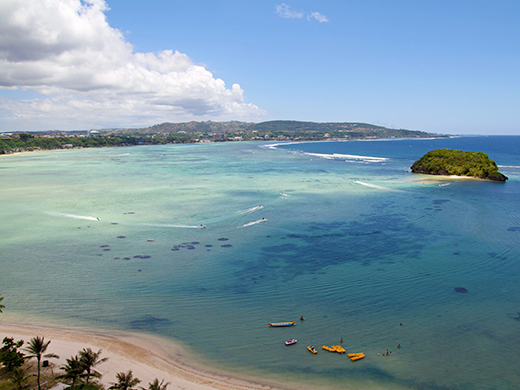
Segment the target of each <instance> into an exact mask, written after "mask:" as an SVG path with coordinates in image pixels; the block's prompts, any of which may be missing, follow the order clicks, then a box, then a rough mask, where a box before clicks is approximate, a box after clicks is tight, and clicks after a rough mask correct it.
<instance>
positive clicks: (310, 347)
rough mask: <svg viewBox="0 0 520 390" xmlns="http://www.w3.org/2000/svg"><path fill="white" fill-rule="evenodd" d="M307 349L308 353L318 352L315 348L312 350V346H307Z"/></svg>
mask: <svg viewBox="0 0 520 390" xmlns="http://www.w3.org/2000/svg"><path fill="white" fill-rule="evenodd" d="M307 349H308V350H309V352H312V353H318V351H316V348H314V347H313V346H312V345H309V346H308V347H307Z"/></svg>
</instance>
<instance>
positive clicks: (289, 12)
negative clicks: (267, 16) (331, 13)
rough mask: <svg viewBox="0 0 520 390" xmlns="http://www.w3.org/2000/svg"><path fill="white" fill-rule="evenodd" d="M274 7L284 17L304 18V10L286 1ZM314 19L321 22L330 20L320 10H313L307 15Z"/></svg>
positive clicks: (309, 18) (308, 18)
mask: <svg viewBox="0 0 520 390" xmlns="http://www.w3.org/2000/svg"><path fill="white" fill-rule="evenodd" d="M274 8H275V12H276V13H277V14H278V15H280V16H281V17H282V18H286V19H302V18H303V17H304V16H305V13H304V12H303V11H296V10H295V9H294V8H292V7H291V6H290V5H287V4H285V3H282V4H275V6H274ZM313 19H314V20H317V21H318V22H320V23H323V22H328V21H329V20H328V19H327V17H326V16H325V15H322V14H321V13H319V12H311V13H310V14H309V15H307V20H313Z"/></svg>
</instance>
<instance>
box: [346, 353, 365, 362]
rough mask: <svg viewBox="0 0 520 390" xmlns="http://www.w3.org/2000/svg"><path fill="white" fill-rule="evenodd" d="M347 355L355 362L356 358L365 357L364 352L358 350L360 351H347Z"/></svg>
mask: <svg viewBox="0 0 520 390" xmlns="http://www.w3.org/2000/svg"><path fill="white" fill-rule="evenodd" d="M347 356H348V357H349V358H350V360H352V361H353V362H355V361H356V360H359V359H363V358H364V357H365V354H364V353H362V352H360V353H349V354H348V355H347Z"/></svg>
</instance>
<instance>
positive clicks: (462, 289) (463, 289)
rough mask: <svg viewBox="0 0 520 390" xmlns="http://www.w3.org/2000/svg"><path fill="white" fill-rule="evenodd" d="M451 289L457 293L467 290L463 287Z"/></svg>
mask: <svg viewBox="0 0 520 390" xmlns="http://www.w3.org/2000/svg"><path fill="white" fill-rule="evenodd" d="M453 290H454V291H455V292H458V293H467V292H468V290H467V289H465V288H464V287H455V288H454V289H453Z"/></svg>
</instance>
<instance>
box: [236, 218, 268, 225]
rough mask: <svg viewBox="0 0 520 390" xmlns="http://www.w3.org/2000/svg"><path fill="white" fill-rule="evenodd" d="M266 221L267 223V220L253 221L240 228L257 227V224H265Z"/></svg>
mask: <svg viewBox="0 0 520 390" xmlns="http://www.w3.org/2000/svg"><path fill="white" fill-rule="evenodd" d="M266 221H267V218H262V219H259V220H258V221H253V222H249V223H246V224H244V225H242V227H248V226H253V225H258V224H259V223H262V222H266Z"/></svg>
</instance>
